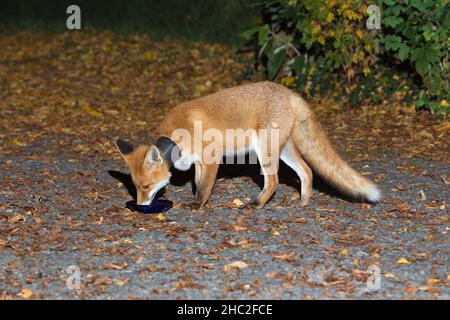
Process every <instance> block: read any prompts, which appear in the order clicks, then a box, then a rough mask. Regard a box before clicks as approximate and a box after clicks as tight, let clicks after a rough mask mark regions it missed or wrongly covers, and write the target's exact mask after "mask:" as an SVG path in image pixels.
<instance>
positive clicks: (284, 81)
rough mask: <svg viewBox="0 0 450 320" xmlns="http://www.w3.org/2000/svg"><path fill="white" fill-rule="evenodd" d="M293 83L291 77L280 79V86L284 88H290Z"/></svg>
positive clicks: (293, 79) (293, 80)
mask: <svg viewBox="0 0 450 320" xmlns="http://www.w3.org/2000/svg"><path fill="white" fill-rule="evenodd" d="M294 82H295V78H294V77H291V76H289V77H284V78H282V79H281V84H282V85H284V86H286V87H290V86H292V85H293V84H294Z"/></svg>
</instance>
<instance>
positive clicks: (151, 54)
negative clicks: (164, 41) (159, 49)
mask: <svg viewBox="0 0 450 320" xmlns="http://www.w3.org/2000/svg"><path fill="white" fill-rule="evenodd" d="M144 58H145V59H147V60H153V59H155V58H156V51H153V50H148V51H146V52H145V53H144Z"/></svg>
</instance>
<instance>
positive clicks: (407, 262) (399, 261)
mask: <svg viewBox="0 0 450 320" xmlns="http://www.w3.org/2000/svg"><path fill="white" fill-rule="evenodd" d="M395 263H398V264H410V263H411V262H409V261H408V260H406V259H405V258H400V259H398V260H397V261H396V262H395Z"/></svg>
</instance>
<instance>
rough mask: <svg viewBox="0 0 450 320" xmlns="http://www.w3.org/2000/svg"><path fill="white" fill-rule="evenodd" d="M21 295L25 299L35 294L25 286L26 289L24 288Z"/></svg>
mask: <svg viewBox="0 0 450 320" xmlns="http://www.w3.org/2000/svg"><path fill="white" fill-rule="evenodd" d="M19 295H20V296H21V297H22V298H24V299H29V298H31V296H32V295H33V291H31V290H30V289H26V288H25V289H22V291H21V292H20V294H19Z"/></svg>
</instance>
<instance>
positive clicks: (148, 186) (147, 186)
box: [142, 184, 150, 190]
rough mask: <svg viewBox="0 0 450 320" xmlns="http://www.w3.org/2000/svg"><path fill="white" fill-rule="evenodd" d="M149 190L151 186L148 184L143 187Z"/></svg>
mask: <svg viewBox="0 0 450 320" xmlns="http://www.w3.org/2000/svg"><path fill="white" fill-rule="evenodd" d="M148 188H150V185H149V184H146V185H145V186H142V189H144V190H147V189H148Z"/></svg>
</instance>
